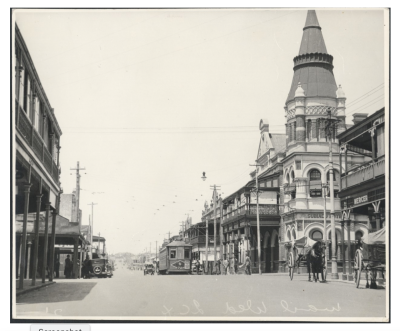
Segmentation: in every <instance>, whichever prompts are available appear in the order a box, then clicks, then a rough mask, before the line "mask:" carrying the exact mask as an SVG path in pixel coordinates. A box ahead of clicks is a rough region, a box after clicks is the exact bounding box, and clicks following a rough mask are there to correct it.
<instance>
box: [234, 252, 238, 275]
mask: <svg viewBox="0 0 400 331" xmlns="http://www.w3.org/2000/svg"><path fill="white" fill-rule="evenodd" d="M234 261H235V262H234V263H235V274H237V273H238V259H237V257H236V256H235V260H234Z"/></svg>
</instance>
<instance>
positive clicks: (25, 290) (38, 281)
mask: <svg viewBox="0 0 400 331" xmlns="http://www.w3.org/2000/svg"><path fill="white" fill-rule="evenodd" d="M55 283H56V282H54V281H53V282H50V281H48V280H47V279H46V282H45V283H42V280H41V279H36V284H35V285H34V286H32V285H31V284H32V279H24V287H23V288H22V289H19V288H18V286H19V280H18V279H16V280H15V284H16V288H17V291H16V292H17V293H16V294H17V296H19V295H21V294H25V293H28V292H31V291H35V290H38V289H40V288H43V287H47V286H50V285H53V284H55Z"/></svg>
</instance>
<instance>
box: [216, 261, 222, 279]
mask: <svg viewBox="0 0 400 331" xmlns="http://www.w3.org/2000/svg"><path fill="white" fill-rule="evenodd" d="M215 273H216V274H217V275H220V274H221V259H219V260H217V263H216V264H215Z"/></svg>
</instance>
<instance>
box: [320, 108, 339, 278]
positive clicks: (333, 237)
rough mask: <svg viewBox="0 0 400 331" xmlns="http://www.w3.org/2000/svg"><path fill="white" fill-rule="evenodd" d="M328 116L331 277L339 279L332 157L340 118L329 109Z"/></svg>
mask: <svg viewBox="0 0 400 331" xmlns="http://www.w3.org/2000/svg"><path fill="white" fill-rule="evenodd" d="M327 115H328V118H321V119H320V120H323V121H324V122H325V136H327V137H328V139H329V186H330V190H329V191H330V192H329V194H330V203H331V211H330V214H331V242H332V260H331V261H332V262H331V268H332V271H331V277H332V279H339V274H338V269H337V256H336V227H335V196H334V187H333V157H332V138H333V133H334V130H335V129H336V125H337V123H338V122H340V120H337V119H333V118H332V111H331V110H328V111H327Z"/></svg>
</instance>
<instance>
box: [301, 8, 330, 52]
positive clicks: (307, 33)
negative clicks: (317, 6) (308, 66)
mask: <svg viewBox="0 0 400 331" xmlns="http://www.w3.org/2000/svg"><path fill="white" fill-rule="evenodd" d="M306 53H328V51H327V50H326V46H325V41H324V37H323V36H322V32H321V27H320V26H319V23H318V18H317V14H316V13H315V10H309V11H308V12H307V19H306V25H305V26H304V28H303V38H302V39H301V44H300V50H299V55H301V54H306Z"/></svg>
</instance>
